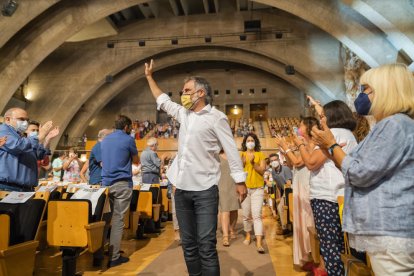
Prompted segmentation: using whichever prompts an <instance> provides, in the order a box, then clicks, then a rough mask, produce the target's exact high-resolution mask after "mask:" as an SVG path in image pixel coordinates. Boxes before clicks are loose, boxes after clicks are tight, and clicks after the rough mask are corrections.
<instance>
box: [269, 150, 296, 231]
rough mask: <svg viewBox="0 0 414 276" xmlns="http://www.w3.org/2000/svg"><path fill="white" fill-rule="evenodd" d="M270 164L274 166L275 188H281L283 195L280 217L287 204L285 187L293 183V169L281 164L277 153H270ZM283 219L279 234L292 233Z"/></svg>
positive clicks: (278, 207)
mask: <svg viewBox="0 0 414 276" xmlns="http://www.w3.org/2000/svg"><path fill="white" fill-rule="evenodd" d="M269 161H270V166H271V167H272V178H273V182H274V183H275V184H276V185H274V188H275V189H278V190H279V194H280V195H281V199H280V202H279V204H278V206H277V210H278V213H279V218H281V217H282V215H283V206H284V205H285V195H284V189H285V187H286V188H290V187H291V185H292V171H291V170H290V169H289V168H288V167H287V166H284V165H282V164H281V161H280V159H279V156H278V155H277V154H276V153H272V154H270V155H269ZM280 221H281V226H282V227H281V228H278V229H277V231H276V234H277V235H287V234H289V233H290V231H289V229H288V228H287V226H288V225H287V224H285V223H284V221H283V220H280Z"/></svg>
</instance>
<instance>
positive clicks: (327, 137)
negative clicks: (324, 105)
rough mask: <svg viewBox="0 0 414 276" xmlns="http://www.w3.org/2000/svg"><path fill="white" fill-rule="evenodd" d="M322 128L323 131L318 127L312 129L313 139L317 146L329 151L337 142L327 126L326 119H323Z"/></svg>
mask: <svg viewBox="0 0 414 276" xmlns="http://www.w3.org/2000/svg"><path fill="white" fill-rule="evenodd" d="M321 126H322V130H320V129H318V128H317V127H316V126H314V127H313V128H312V132H311V134H312V138H313V140H314V141H315V143H316V144H317V145H319V146H320V147H323V148H326V149H327V148H329V147H330V146H332V145H333V144H335V143H336V140H335V137H334V136H333V134H332V132H331V130H330V129H329V127H328V125H327V124H326V118H322V119H321Z"/></svg>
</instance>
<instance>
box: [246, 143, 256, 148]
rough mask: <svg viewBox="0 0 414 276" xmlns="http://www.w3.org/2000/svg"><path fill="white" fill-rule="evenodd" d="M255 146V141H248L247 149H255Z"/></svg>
mask: <svg viewBox="0 0 414 276" xmlns="http://www.w3.org/2000/svg"><path fill="white" fill-rule="evenodd" d="M254 146H255V144H254V142H247V143H246V147H247V149H249V150H252V149H254Z"/></svg>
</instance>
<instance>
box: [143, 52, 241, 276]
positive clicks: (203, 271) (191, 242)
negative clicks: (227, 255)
mask: <svg viewBox="0 0 414 276" xmlns="http://www.w3.org/2000/svg"><path fill="white" fill-rule="evenodd" d="M152 68H153V61H152V60H151V63H150V64H149V65H148V64H147V63H146V64H145V76H146V78H147V81H148V84H149V86H150V88H151V92H152V94H153V96H154V97H155V98H156V100H157V106H158V109H163V110H164V111H165V112H167V113H168V115H170V116H172V117H173V118H174V119H176V120H177V121H178V122H179V123H180V131H179V137H178V155H177V166H176V168H177V170H176V172H175V176H174V178H175V181H176V183H175V184H176V191H175V208H176V213H177V219H178V224H179V227H180V234H181V241H182V247H183V251H184V258H185V261H186V264H187V269H188V273H189V274H190V275H214V276H215V275H220V265H219V260H218V255H217V250H216V243H217V238H216V231H217V213H218V187H217V185H218V182H219V179H220V161H219V152H220V150H221V148H223V149H224V151H225V152H226V154H227V157H228V162H229V165H230V170H231V176H232V177H233V179H234V181H235V183H236V185H235V186H236V187H235V188H236V191H237V192H238V194H239V196H240V201H243V200H244V199H245V197H246V195H247V188H246V185H245V183H244V182H245V180H246V173H245V172H244V170H243V166H242V162H241V159H240V156H239V153H238V151H237V147H236V143H235V141H234V138H233V135H232V133H231V129H230V126H229V124H228V121H227V117H226V115H224V114H223V113H222V112H220V111H219V110H217V109H216V108H214V107H211V105H210V104H209V103H208V100H207V98H211V87H210V85H209V84H208V82H207V81H206V80H205V79H203V78H200V77H190V78H188V79H186V80H185V82H184V88H183V91H182V95H181V102H182V105H179V104H177V103H174V102H172V101H171V99H170V97H168V96H167V94H164V93H163V92H162V91H161V89H160V88H159V87H158V85H157V84H156V82H155V81H154V79H153V78H152Z"/></svg>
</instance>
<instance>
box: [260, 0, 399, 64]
mask: <svg viewBox="0 0 414 276" xmlns="http://www.w3.org/2000/svg"><path fill="white" fill-rule="evenodd" d="M255 2H259V3H263V4H266V5H269V6H272V7H275V8H278V9H281V10H284V11H287V12H289V13H292V14H294V15H296V16H298V17H300V18H302V19H303V20H305V21H307V22H310V23H312V24H314V25H315V26H318V27H319V28H320V29H322V30H324V31H325V32H327V33H329V34H331V35H332V36H333V37H335V38H336V39H338V40H339V41H340V42H341V43H343V44H344V45H346V46H347V47H348V48H349V49H351V51H353V52H354V53H355V54H357V55H358V56H359V57H360V58H361V59H362V60H364V61H365V62H366V63H367V64H368V65H369V66H371V67H376V66H378V65H381V64H386V63H391V62H395V60H396V56H397V52H396V49H395V48H394V47H393V46H392V45H391V43H390V42H389V41H388V40H387V39H386V38H384V37H382V36H381V35H380V33H373V32H371V31H370V30H368V29H367V28H366V27H364V26H363V25H361V24H360V23H359V22H357V21H355V18H354V17H352V16H351V15H352V13H353V10H352V9H351V8H349V7H348V6H346V5H344V4H343V3H342V2H341V1H340V0H331V1H309V0H296V1H291V0H255Z"/></svg>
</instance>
